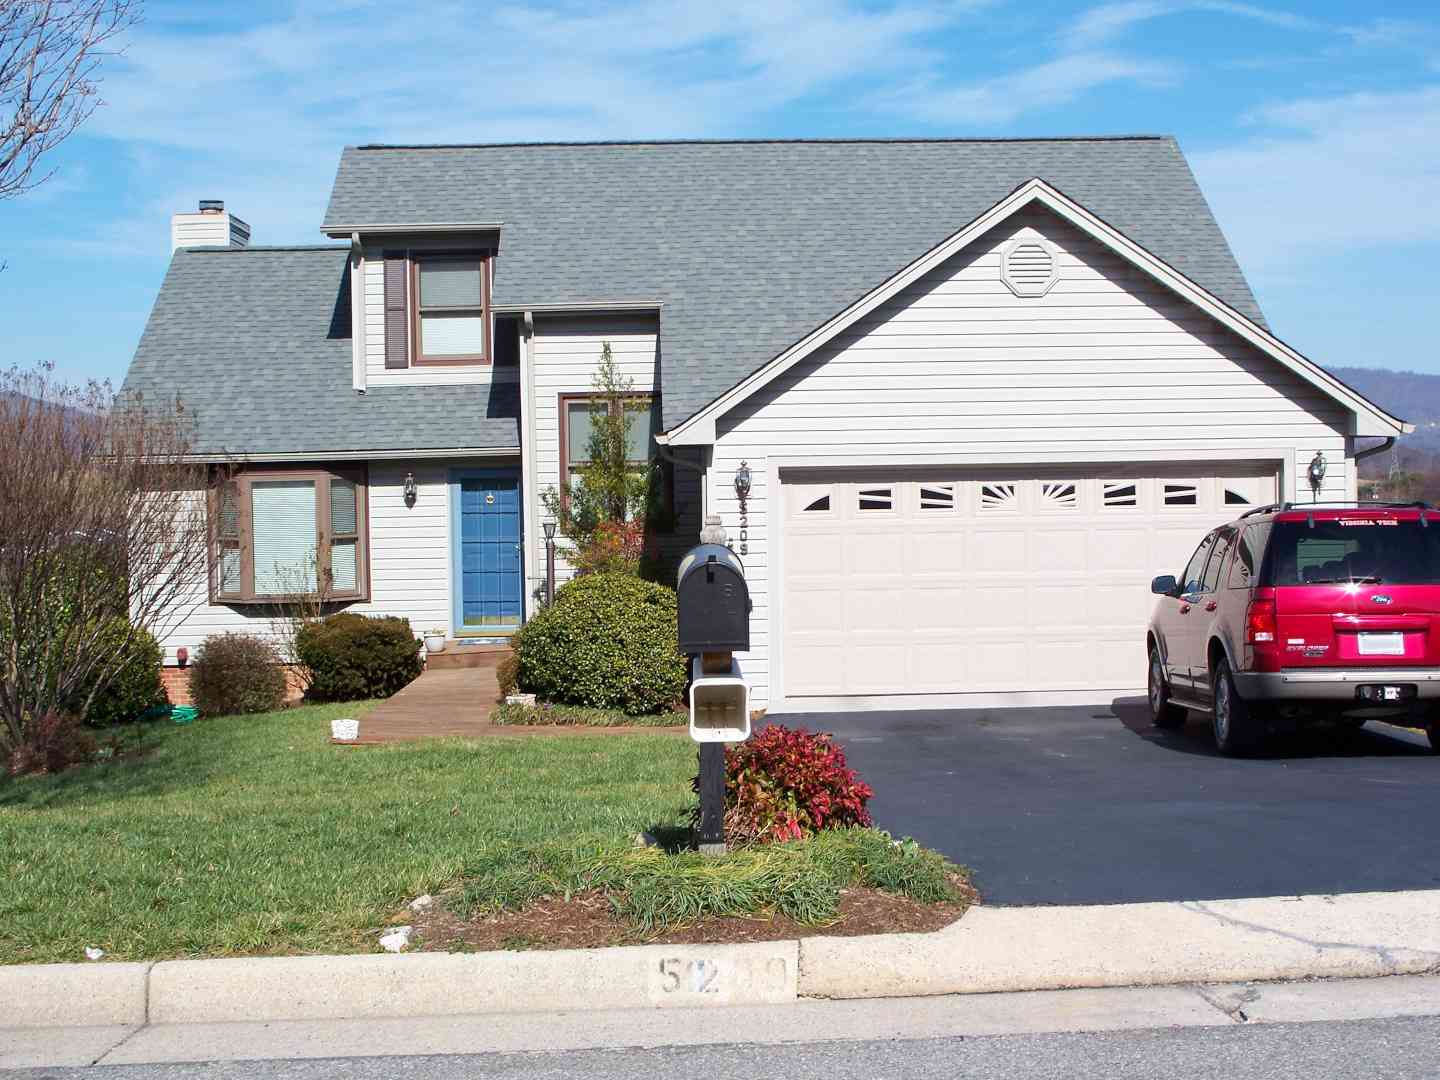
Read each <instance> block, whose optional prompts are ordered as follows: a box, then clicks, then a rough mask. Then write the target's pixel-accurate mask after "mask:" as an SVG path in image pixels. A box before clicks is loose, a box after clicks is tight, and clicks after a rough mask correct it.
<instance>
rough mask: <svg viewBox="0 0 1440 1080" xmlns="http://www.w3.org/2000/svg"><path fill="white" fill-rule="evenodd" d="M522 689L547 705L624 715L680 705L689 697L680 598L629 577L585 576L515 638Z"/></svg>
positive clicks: (560, 594)
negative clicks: (680, 641)
mask: <svg viewBox="0 0 1440 1080" xmlns="http://www.w3.org/2000/svg"><path fill="white" fill-rule="evenodd" d="M515 649H516V651H517V652H518V653H519V654H520V687H521V689H522V690H525V691H526V692H527V693H532V694H536V695H538V696H539V697H540V698H541V699H543V700H545V701H551V702H555V703H557V704H561V705H588V706H590V707H592V708H597V709H620V710H621V711H623V712H626V713H629V714H630V715H632V716H638V715H641V714H644V713H653V712H660V711H661V710H663V709H668V708H670V707H672V706H674V705H675V704H676V703H677V702H678V701H679V700H680V695H681V694H682V693H684V691H685V660H684V658H683V657H682V656H681V655H680V651H679V647H678V645H677V641H676V626H675V591H674V590H673V589H669V588H666V587H665V586H663V585H657V584H655V583H653V582H649V581H642V580H640V579H639V578H636V577H631V576H629V575H628V574H586V575H585V576H584V577H579V578H576V579H575V580H573V581H571V582H568V583H567V584H566V585H565V587H564V588H562V589H561V590H560V591H559V592H558V593H556V595H555V602H554V603H553V604H551V605H550V606H549V607H547V608H545V609H544V610H543V611H540V612H539V613H538V614H536V615H535V617H534V618H532V619H531V620H530V621H529V622H528V623H526V624H525V626H524V627H523V628H522V629H521V631H520V633H519V634H518V635H516V641H515Z"/></svg>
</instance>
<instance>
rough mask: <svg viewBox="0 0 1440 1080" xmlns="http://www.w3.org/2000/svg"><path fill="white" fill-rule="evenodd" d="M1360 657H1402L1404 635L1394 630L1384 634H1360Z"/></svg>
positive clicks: (1403, 652) (1403, 653)
mask: <svg viewBox="0 0 1440 1080" xmlns="http://www.w3.org/2000/svg"><path fill="white" fill-rule="evenodd" d="M1359 645H1360V655H1361V656H1404V655H1405V635H1404V634H1402V633H1401V632H1400V631H1398V630H1396V631H1394V632H1393V633H1385V634H1361V635H1360V642H1359Z"/></svg>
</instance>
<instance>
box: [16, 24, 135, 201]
mask: <svg viewBox="0 0 1440 1080" xmlns="http://www.w3.org/2000/svg"><path fill="white" fill-rule="evenodd" d="M139 15H140V10H139V0H0V199H5V198H11V197H13V196H16V195H19V194H21V193H22V192H25V191H29V190H31V189H32V188H34V187H37V186H39V185H40V184H43V183H44V182H45V181H46V180H48V179H49V178H50V176H51V175H52V174H53V172H54V170H51V171H50V172H45V173H40V174H37V173H36V167H37V166H38V165H39V163H40V159H41V158H42V157H43V156H44V155H45V154H46V153H48V152H49V151H51V150H53V149H55V147H57V146H59V145H60V144H61V143H62V142H64V141H65V140H66V139H67V138H69V137H70V135H71V134H73V133H74V131H75V129H76V128H78V127H79V126H80V125H81V124H83V123H84V122H85V121H86V120H88V119H89V118H90V114H91V113H93V112H94V111H95V108H96V106H98V105H99V104H100V98H99V85H98V83H99V79H98V71H99V67H100V62H101V60H102V59H103V58H104V57H105V56H107V55H112V51H111V50H109V49H107V48H106V46H107V45H109V44H110V43H111V42H112V41H113V40H114V39H115V38H116V37H117V36H118V35H120V34H121V33H122V32H124V31H125V30H127V29H128V28H130V27H131V26H133V25H134V24H135V22H136V21H137V20H138V19H139Z"/></svg>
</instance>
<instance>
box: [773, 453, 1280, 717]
mask: <svg viewBox="0 0 1440 1080" xmlns="http://www.w3.org/2000/svg"><path fill="white" fill-rule="evenodd" d="M1166 468H1167V473H1166V474H1165V475H1156V472H1157V471H1158V470H1157V467H1155V466H1151V468H1150V470H1148V472H1149V475H1146V476H1144V477H1127V476H1126V475H1125V470H1122V469H1116V470H1113V471H1112V472H1109V473H1105V474H1091V475H1077V474H1076V473H1075V472H1073V471H1072V472H1070V473H1068V474H1066V473H1061V472H1055V473H1054V474H1050V473H1044V474H1041V473H1037V472H1034V471H1028V472H1027V473H1025V474H1023V475H1014V474H1010V475H1004V474H998V473H987V474H984V475H979V474H976V473H973V472H972V473H969V474H966V473H961V472H958V471H956V472H953V473H950V474H946V473H943V472H939V471H931V472H928V473H907V474H897V473H893V472H892V473H888V474H887V473H871V472H868V471H861V470H852V471H849V472H845V473H837V472H836V471H827V472H816V471H812V472H808V473H806V472H786V473H785V474H783V475H782V483H783V488H784V508H785V521H784V523H783V526H782V539H781V543H782V545H783V554H782V560H783V561H782V566H781V574H782V575H783V584H782V586H781V588H782V601H781V611H780V618H781V621H782V623H783V629H782V631H781V632H782V634H783V641H782V650H783V651H782V657H781V669H782V670H781V677H782V679H783V681H784V685H785V692H786V694H787V695H789V696H795V697H803V696H807V695H811V696H839V695H862V694H864V695H868V694H923V693H965V692H992V693H993V692H1020V691H1041V690H1086V689H1088V690H1110V689H1115V690H1119V689H1130V688H1135V687H1140V686H1143V685H1144V684H1145V657H1144V641H1145V626H1146V622H1147V619H1148V616H1149V612H1150V608H1151V605H1152V602H1153V598H1152V597H1151V595H1150V591H1149V583H1150V579H1151V578H1152V577H1153V576H1154V575H1156V574H1160V573H1176V574H1178V573H1179V572H1180V569H1181V567H1182V566H1183V565H1184V563H1185V560H1186V559H1187V558H1188V557H1189V555H1190V553H1191V552H1192V551H1193V550H1194V548H1195V545H1196V544H1197V543H1199V541H1200V539H1201V537H1202V536H1204V534H1205V532H1206V531H1207V530H1209V529H1211V528H1213V527H1214V526H1215V525H1217V524H1221V523H1223V522H1225V521H1227V520H1230V519H1232V518H1234V517H1237V516H1238V515H1239V514H1240V513H1242V512H1243V511H1244V510H1245V508H1246V507H1247V506H1258V505H1262V504H1264V503H1268V502H1272V501H1274V499H1275V494H1276V482H1275V476H1274V473H1273V471H1271V472H1268V473H1267V472H1266V471H1265V470H1263V469H1261V468H1254V469H1248V470H1247V469H1240V468H1236V467H1234V466H1231V465H1228V464H1227V465H1226V466H1225V473H1224V474H1223V475H1216V466H1215V465H1214V464H1213V463H1211V464H1208V465H1204V464H1194V465H1191V466H1189V467H1188V469H1187V468H1185V467H1183V466H1182V467H1178V468H1177V469H1176V470H1175V471H1174V472H1173V474H1172V473H1170V472H1169V471H1168V469H1169V467H1166ZM1271 469H1273V466H1271Z"/></svg>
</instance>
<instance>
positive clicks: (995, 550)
mask: <svg viewBox="0 0 1440 1080" xmlns="http://www.w3.org/2000/svg"><path fill="white" fill-rule="evenodd" d="M969 546H970V566H969V569H970V570H971V571H973V572H974V573H977V574H986V573H994V572H996V571H1002V572H1010V573H1016V574H1019V573H1024V572H1025V570H1026V569H1027V567H1028V563H1027V561H1026V558H1025V553H1026V551H1027V550H1028V547H1029V545H1028V544H1027V543H1026V536H1025V533H1024V532H1022V531H1021V530H1019V529H1007V530H1005V531H999V530H995V529H978V528H977V529H975V530H974V531H973V532H971V534H970V545H969Z"/></svg>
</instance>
